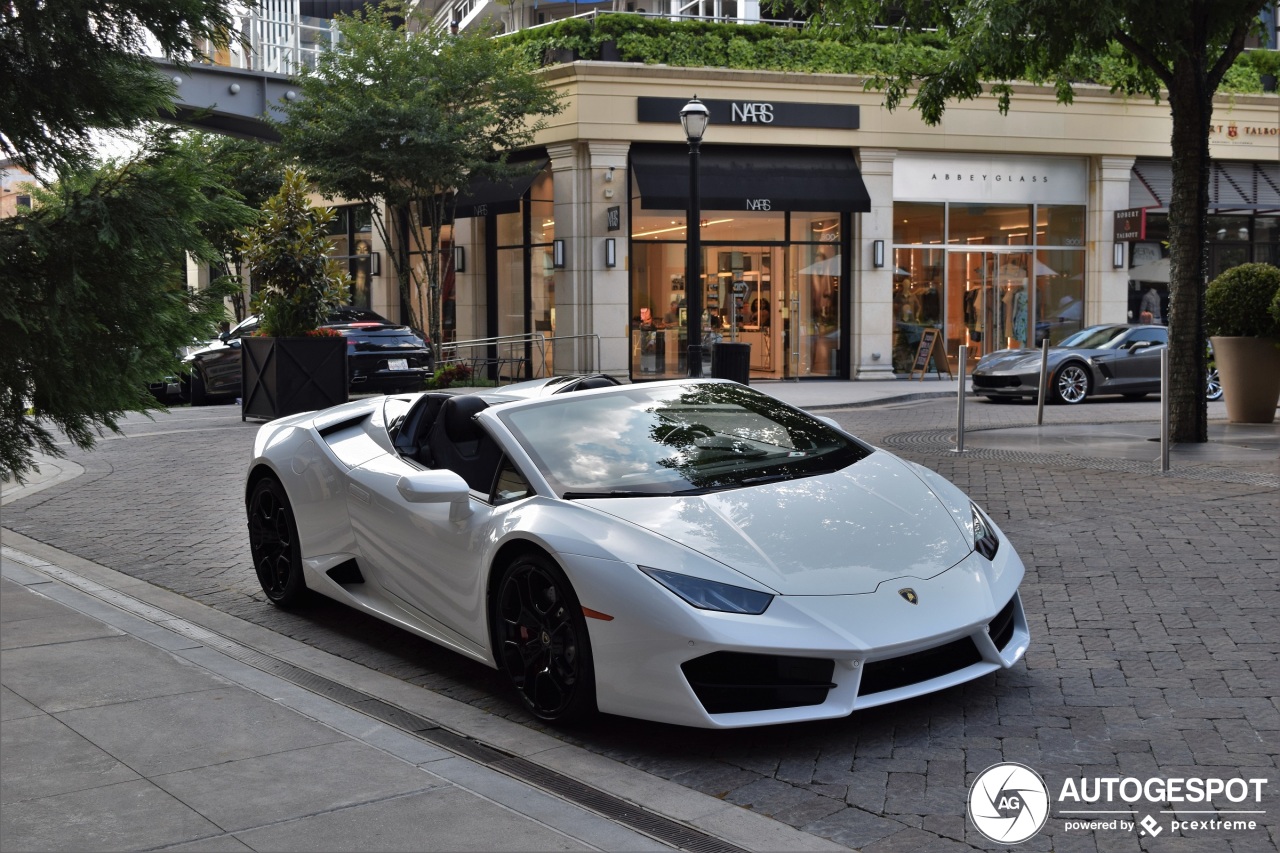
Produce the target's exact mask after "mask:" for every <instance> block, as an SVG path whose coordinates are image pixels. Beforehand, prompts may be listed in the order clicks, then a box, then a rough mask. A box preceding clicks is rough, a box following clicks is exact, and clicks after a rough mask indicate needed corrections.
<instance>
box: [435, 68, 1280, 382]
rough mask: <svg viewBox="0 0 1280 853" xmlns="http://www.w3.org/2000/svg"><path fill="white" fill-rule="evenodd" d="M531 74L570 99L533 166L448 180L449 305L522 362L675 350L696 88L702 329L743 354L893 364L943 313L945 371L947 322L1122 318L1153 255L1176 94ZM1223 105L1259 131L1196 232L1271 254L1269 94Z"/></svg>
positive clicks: (882, 374) (1236, 148)
mask: <svg viewBox="0 0 1280 853" xmlns="http://www.w3.org/2000/svg"><path fill="white" fill-rule="evenodd" d="M545 74H546V77H547V81H548V84H549V85H552V86H555V87H557V88H558V89H559V90H560V91H561V92H562V93H563V94H564V96H565V98H566V103H568V104H569V105H570V108H569V109H567V110H566V111H565V113H564V114H563V115H562V116H559V117H557V118H556V119H554V120H553V121H552V122H551V123H549V125H548V126H547V127H546V128H545V129H544V130H543V131H542V132H541V133H540V135H539V137H538V141H539V147H538V148H537V149H536V150H532V151H529V152H524V154H523V156H524V157H525V162H526V163H528V164H529V169H528V171H527V172H526V173H525V174H524V176H523V177H522V178H521V179H519V180H517V181H514V182H511V183H509V184H508V185H505V186H483V185H477V186H473V187H468V188H465V189H464V191H463V192H462V193H460V196H459V204H458V211H457V218H456V220H455V223H454V227H453V230H452V231H451V232H450V234H451V236H450V239H452V235H456V238H457V243H456V247H457V249H458V251H457V252H455V255H454V257H455V258H456V259H457V260H458V261H460V262H461V263H460V264H459V265H458V266H457V273H458V275H457V279H456V281H457V288H456V292H455V291H453V290H452V289H451V286H450V289H449V294H450V295H452V296H453V297H454V298H453V299H451V300H447V304H446V307H445V318H446V326H448V325H450V324H451V323H452V324H454V334H455V336H456V338H457V339H459V340H475V339H488V338H493V337H497V336H509V337H521V336H523V337H525V338H528V339H530V340H531V341H533V343H531V344H530V346H532V347H537V348H539V349H540V350H542V351H545V353H546V359H545V363H544V362H543V361H542V360H541V356H539V357H538V358H534V359H533V360H531V361H530V362H529V364H528V365H527V366H528V367H529V368H530V369H536V370H537V371H546V372H552V371H555V372H560V373H565V372H587V371H604V372H607V373H611V374H614V375H617V376H625V377H628V378H631V379H633V380H640V381H643V380H648V379H658V378H663V377H677V376H683V375H686V374H687V372H688V365H687V364H686V363H685V359H686V357H687V352H688V339H687V330H688V327H689V317H688V295H689V290H688V288H689V287H691V286H693V285H694V283H693V282H689V281H686V270H685V266H686V257H685V256H686V236H687V235H686V229H687V223H686V217H687V204H688V194H689V172H688V169H689V152H688V147H687V143H686V142H685V140H684V134H683V132H682V129H681V127H680V123H679V111H680V108H681V106H682V105H684V104H685V103H687V101H688V100H689V98H691V97H692V96H693V95H694V93H695V91H696V92H697V94H698V96H699V98H700V99H701V100H702V101H703V103H705V104H708V105H709V106H710V109H711V126H710V130H709V131H708V137H707V140H706V141H705V143H704V144H703V146H702V148H701V155H700V163H699V184H700V197H701V206H700V210H701V215H700V240H701V245H702V259H701V260H702V263H701V273H700V276H699V281H698V282H697V283H696V284H697V286H699V287H701V288H702V296H703V308H704V312H705V313H704V316H703V317H702V318H701V319H702V327H703V330H704V332H705V333H707V337H706V338H705V339H704V344H709V343H713V342H715V341H716V340H723V341H737V342H741V343H748V344H750V345H751V355H750V364H751V376H752V378H756V379H765V378H778V379H791V378H797V379H804V378H811V377H812V378H829V377H830V378H843V379H863V380H874V379H880V378H893V377H894V376H903V375H905V374H906V373H907V372H908V371H909V369H910V367H911V362H912V356H913V355H914V354H915V350H916V347H917V345H918V341H919V340H920V337H921V335H922V333H923V331H924V330H925V329H928V328H931V327H936V328H939V329H940V330H941V336H940V337H941V342H942V346H943V349H944V350H945V353H946V355H947V357H948V359H949V360H950V362H951V363H950V365H949V366H950V367H952V369H953V370H954V368H955V367H956V365H955V363H954V361H955V359H956V357H957V355H958V350H959V347H960V346H961V345H965V346H967V347H968V355H969V358H970V360H971V362H972V361H975V360H976V359H978V358H980V357H981V356H982V355H984V354H986V353H988V352H991V351H994V350H996V349H1003V348H1009V347H1013V348H1017V347H1035V346H1037V345H1038V344H1039V343H1040V342H1041V341H1045V340H1048V341H1051V342H1056V341H1058V340H1061V339H1062V338H1063V337H1065V336H1066V335H1068V334H1070V333H1071V332H1073V331H1075V330H1076V329H1079V328H1082V327H1084V326H1087V325H1090V324H1093V323H1103V322H1123V321H1124V320H1125V319H1126V318H1127V311H1128V310H1130V300H1131V298H1132V297H1133V296H1134V291H1133V289H1132V288H1133V285H1132V284H1131V283H1130V281H1129V276H1128V272H1129V267H1130V266H1137V265H1139V264H1140V263H1145V262H1146V261H1147V260H1154V261H1159V260H1161V257H1162V255H1153V254H1152V246H1154V247H1155V248H1156V250H1157V251H1159V250H1160V249H1161V247H1160V241H1161V240H1163V239H1164V237H1163V236H1160V231H1159V228H1160V227H1164V226H1161V225H1160V223H1161V221H1162V220H1161V214H1162V213H1163V209H1162V208H1161V206H1158V205H1156V203H1155V202H1154V201H1150V200H1149V201H1145V202H1142V203H1140V204H1137V203H1135V202H1134V200H1133V198H1132V195H1133V192H1134V189H1133V187H1134V186H1135V184H1134V180H1135V179H1134V176H1135V175H1136V174H1137V172H1138V171H1139V170H1141V171H1142V174H1143V176H1144V180H1145V181H1146V183H1148V184H1151V185H1152V186H1156V185H1157V183H1158V182H1154V181H1153V180H1152V178H1151V176H1150V175H1149V174H1148V173H1149V172H1150V169H1149V168H1147V167H1146V166H1144V165H1142V164H1148V163H1156V162H1160V158H1161V157H1162V156H1163V157H1165V158H1166V159H1165V160H1164V161H1163V162H1164V163H1165V164H1166V166H1167V152H1168V145H1169V142H1168V140H1169V126H1170V122H1169V113H1168V107H1167V105H1165V104H1155V103H1146V102H1137V101H1134V100H1133V99H1127V100H1126V99H1124V98H1122V97H1120V96H1117V95H1112V94H1111V93H1109V92H1107V91H1105V90H1101V89H1099V90H1096V91H1095V90H1089V91H1084V90H1082V91H1080V92H1078V93H1077V98H1076V102H1075V103H1074V104H1073V105H1071V106H1064V105H1061V104H1058V103H1056V101H1055V99H1054V97H1053V93H1052V91H1051V90H1045V89H1037V88H1034V87H1027V88H1026V89H1025V90H1020V91H1019V94H1018V98H1019V100H1018V104H1017V106H1016V107H1015V109H1013V110H1011V111H1010V112H1009V114H1008V115H1000V114H999V113H998V111H997V110H996V108H995V106H994V105H993V104H992V103H989V102H985V101H982V100H978V101H973V102H962V103H959V104H956V105H953V106H952V107H950V108H949V109H948V112H947V116H946V119H945V120H944V124H943V125H942V126H941V127H939V128H932V127H929V126H926V125H925V124H924V123H923V122H922V121H921V120H920V118H919V116H918V115H917V114H915V113H913V112H912V111H910V110H906V109H900V110H897V111H895V112H893V113H890V112H888V111H886V110H884V109H883V108H882V107H881V103H880V96H879V95H878V94H877V93H868V92H865V91H864V90H862V89H861V88H860V87H856V86H851V85H850V81H849V78H848V77H844V76H839V75H800V74H784V73H772V72H770V73H765V72H746V71H737V70H733V69H699V70H698V72H697V74H698V81H697V86H696V89H695V87H693V86H692V85H691V83H690V80H689V72H688V70H687V69H679V68H668V67H653V66H638V65H636V66H632V65H619V64H616V63H591V62H575V63H572V64H571V65H564V66H557V67H555V68H550V69H547V71H546V72H545ZM1231 110H1232V114H1233V115H1234V116H1235V117H1236V118H1237V119H1238V121H1239V122H1240V126H1241V127H1243V128H1252V127H1255V126H1256V127H1257V128H1259V129H1260V130H1259V132H1258V133H1254V134H1250V133H1248V132H1247V130H1246V131H1241V132H1240V133H1239V135H1238V137H1235V138H1229V137H1228V135H1227V134H1226V133H1225V132H1224V134H1223V137H1224V138H1223V139H1220V140H1217V141H1212V140H1211V141H1212V142H1213V153H1214V162H1215V169H1218V170H1219V171H1216V172H1215V178H1214V180H1216V181H1218V182H1219V183H1220V185H1221V186H1222V187H1223V188H1224V189H1223V192H1224V193H1225V192H1226V191H1227V190H1231V192H1236V190H1235V189H1232V187H1233V182H1234V185H1238V186H1239V188H1240V189H1244V190H1246V191H1248V192H1253V191H1254V189H1253V188H1256V191H1257V193H1258V194H1259V195H1258V199H1257V201H1255V202H1250V203H1251V204H1253V205H1254V206H1253V207H1248V208H1246V207H1244V206H1243V204H1244V203H1243V202H1241V201H1240V200H1239V199H1236V200H1234V201H1232V202H1231V203H1230V205H1224V206H1220V207H1219V209H1215V210H1214V211H1212V214H1211V216H1212V219H1211V221H1212V223H1213V228H1212V234H1211V238H1212V239H1211V246H1210V252H1211V255H1212V257H1213V258H1215V259H1216V260H1215V261H1214V263H1215V264H1216V265H1217V266H1219V267H1220V266H1223V265H1230V264H1232V263H1237V262H1239V261H1240V260H1246V259H1247V260H1271V261H1273V262H1274V261H1275V259H1276V258H1277V257H1280V251H1278V250H1277V248H1276V239H1277V238H1276V234H1277V216H1278V215H1280V214H1276V213H1275V211H1276V210H1277V209H1278V208H1280V204H1273V203H1269V202H1267V201H1266V199H1267V198H1270V196H1268V195H1267V194H1268V193H1272V194H1274V193H1275V186H1276V184H1277V183H1280V177H1278V176H1277V175H1276V170H1277V168H1278V161H1280V157H1277V156H1276V149H1275V138H1276V137H1275V135H1274V134H1272V133H1271V129H1272V128H1275V118H1274V116H1275V98H1274V96H1268V97H1266V98H1264V97H1262V96H1237V97H1236V98H1235V99H1234V101H1233V104H1232V106H1231ZM1263 131H1266V133H1265V134H1264V133H1263ZM1135 164H1138V166H1137V167H1135ZM1222 198H1224V199H1226V198H1228V196H1227V195H1223V196H1222ZM1161 203H1162V204H1167V200H1165V199H1161ZM1264 204H1270V207H1269V208H1268V207H1265V206H1263V205H1264ZM1137 206H1146V207H1148V208H1150V210H1149V211H1148V213H1149V214H1151V215H1150V216H1149V218H1148V225H1149V230H1148V231H1147V232H1146V237H1145V239H1143V240H1134V241H1132V242H1131V243H1130V242H1129V241H1118V238H1116V237H1115V236H1114V235H1115V231H1114V229H1113V219H1114V216H1115V214H1116V213H1117V212H1118V211H1123V210H1125V209H1127V208H1130V207H1137ZM1268 211H1270V212H1268ZM1117 249H1118V250H1117ZM1166 282H1167V279H1166ZM704 369H705V367H704Z"/></svg>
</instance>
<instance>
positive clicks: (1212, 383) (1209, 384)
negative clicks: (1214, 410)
mask: <svg viewBox="0 0 1280 853" xmlns="http://www.w3.org/2000/svg"><path fill="white" fill-rule="evenodd" d="M1204 398H1205V399H1206V400H1209V401H1211V402H1212V401H1213V400H1221V399H1222V382H1221V381H1220V380H1219V379H1218V367H1217V365H1212V364H1211V365H1209V375H1208V377H1207V378H1206V381H1205V392H1204Z"/></svg>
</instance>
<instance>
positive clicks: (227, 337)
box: [218, 332, 231, 344]
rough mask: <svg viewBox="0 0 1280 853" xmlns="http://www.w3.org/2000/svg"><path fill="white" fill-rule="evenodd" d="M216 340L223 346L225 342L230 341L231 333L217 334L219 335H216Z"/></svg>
mask: <svg viewBox="0 0 1280 853" xmlns="http://www.w3.org/2000/svg"><path fill="white" fill-rule="evenodd" d="M218 340H220V341H222V342H223V343H224V344H225V343H226V342H227V341H229V340H231V333H230V332H219V333H218Z"/></svg>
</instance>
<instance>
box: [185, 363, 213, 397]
mask: <svg viewBox="0 0 1280 853" xmlns="http://www.w3.org/2000/svg"><path fill="white" fill-rule="evenodd" d="M188 396H189V397H190V398H191V405H193V406H207V405H209V399H208V395H207V394H206V393H205V390H204V377H203V376H201V375H200V371H199V370H198V369H196V368H194V367H193V368H191V392H190V394H189V395H188Z"/></svg>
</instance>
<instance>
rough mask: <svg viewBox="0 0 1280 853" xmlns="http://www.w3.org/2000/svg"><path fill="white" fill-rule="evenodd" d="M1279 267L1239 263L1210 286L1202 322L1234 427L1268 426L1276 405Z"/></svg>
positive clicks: (1279, 359) (1278, 398)
mask: <svg viewBox="0 0 1280 853" xmlns="http://www.w3.org/2000/svg"><path fill="white" fill-rule="evenodd" d="M1278 294H1280V267H1275V266H1273V265H1271V264H1241V265H1240V266H1238V267H1232V268H1231V269H1229V270H1227V271H1226V272H1224V273H1222V275H1220V276H1218V277H1217V278H1215V279H1214V280H1213V281H1212V282H1210V284H1209V289H1208V290H1207V291H1206V292H1205V300H1204V307H1205V324H1206V326H1207V327H1208V331H1209V335H1210V339H1211V340H1212V342H1213V353H1214V358H1215V360H1216V361H1217V366H1218V375H1219V378H1220V379H1221V382H1222V395H1223V398H1224V399H1225V401H1226V404H1227V419H1228V420H1230V421H1231V422H1232V423H1248V424H1269V423H1272V422H1273V421H1274V420H1275V417H1276V403H1277V402H1280V315H1277V312H1276V308H1275V306H1276V304H1277V295H1278Z"/></svg>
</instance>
